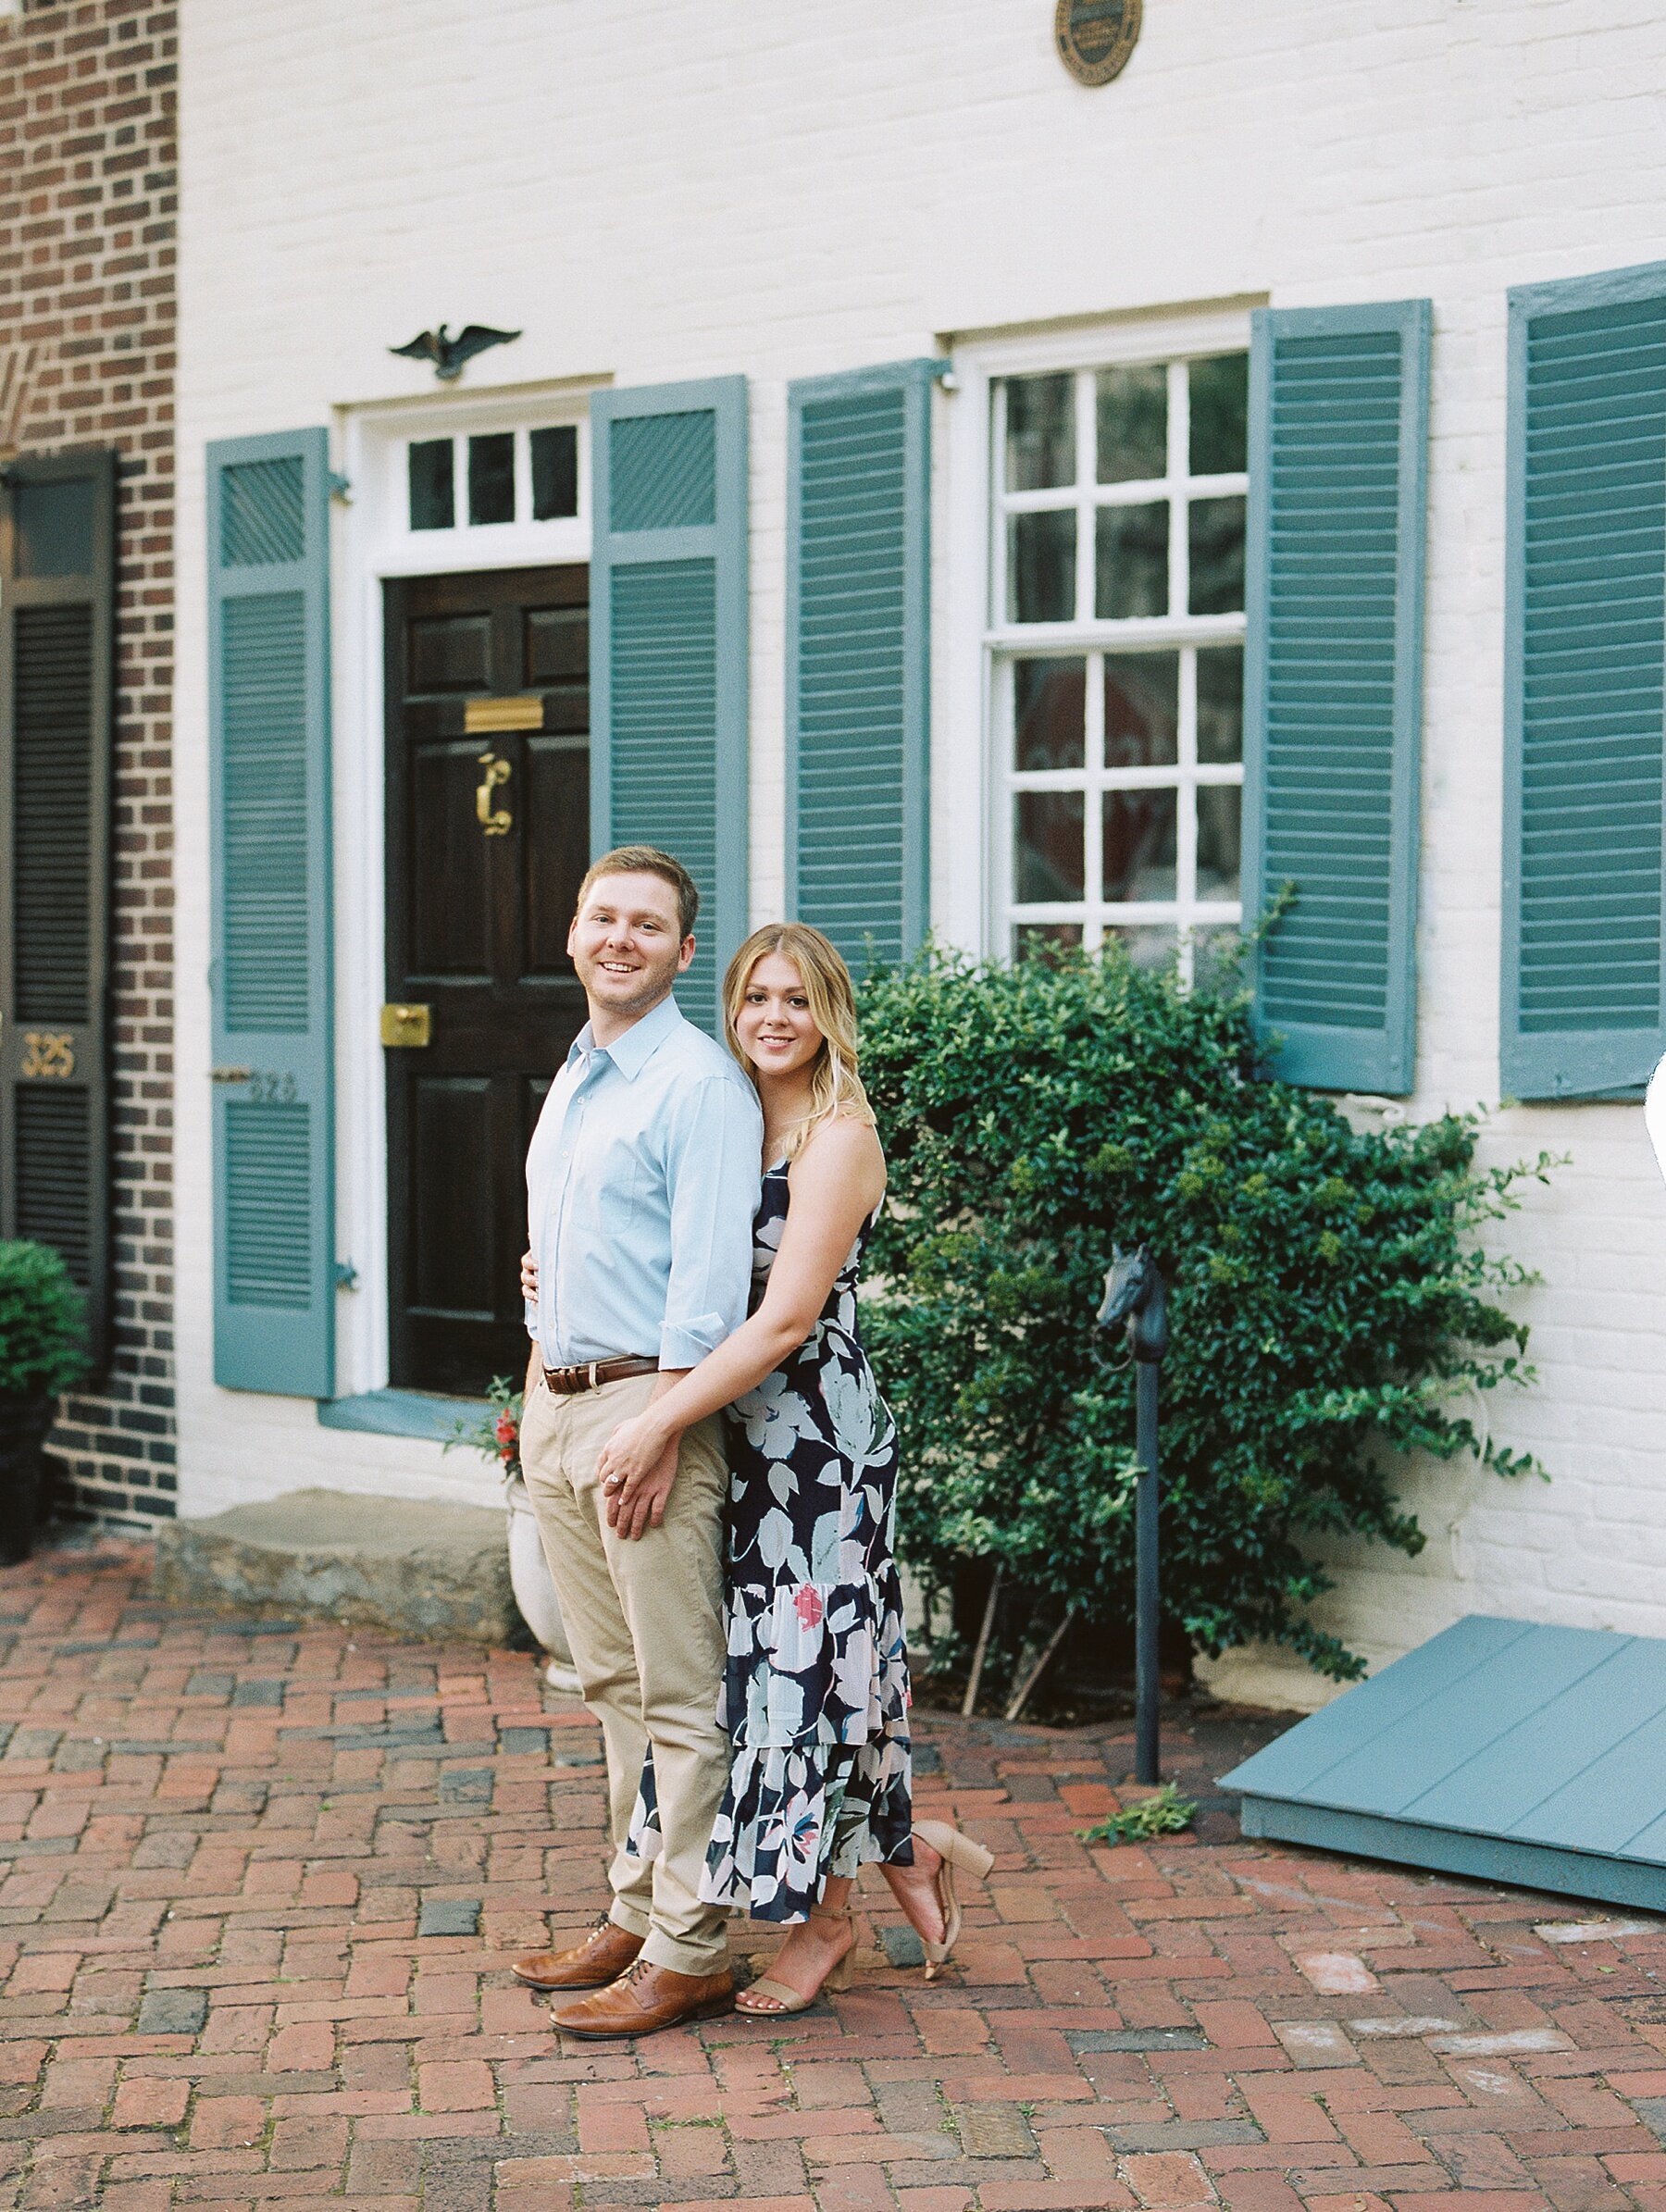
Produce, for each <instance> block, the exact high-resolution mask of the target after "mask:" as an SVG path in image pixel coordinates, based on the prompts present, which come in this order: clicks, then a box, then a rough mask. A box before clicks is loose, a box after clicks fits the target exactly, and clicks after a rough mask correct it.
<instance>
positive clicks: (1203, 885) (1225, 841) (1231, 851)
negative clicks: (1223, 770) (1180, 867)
mask: <svg viewBox="0 0 1666 2212" xmlns="http://www.w3.org/2000/svg"><path fill="white" fill-rule="evenodd" d="M1243 799H1244V795H1243V793H1242V791H1240V790H1239V789H1238V787H1237V784H1235V783H1228V784H1219V783H1216V784H1200V785H1199V786H1198V896H1199V898H1200V899H1236V898H1237V895H1238V842H1239V840H1238V824H1239V821H1240V819H1241V817H1242V814H1243Z"/></svg>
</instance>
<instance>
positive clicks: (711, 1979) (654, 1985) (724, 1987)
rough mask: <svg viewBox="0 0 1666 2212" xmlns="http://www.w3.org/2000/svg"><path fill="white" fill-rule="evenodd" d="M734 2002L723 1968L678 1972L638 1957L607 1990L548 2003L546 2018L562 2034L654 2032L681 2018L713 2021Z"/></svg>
mask: <svg viewBox="0 0 1666 2212" xmlns="http://www.w3.org/2000/svg"><path fill="white" fill-rule="evenodd" d="M734 2003H735V1977H734V1975H733V1974H732V1973H731V1972H730V1971H729V1970H728V1968H727V1967H725V1968H724V1969H723V1970H722V1972H721V1973H716V1974H679V1973H678V1972H677V1971H676V1970H675V1969H674V1968H672V1967H668V1966H654V1965H653V1963H652V1962H651V1961H650V1960H648V1959H646V1958H639V1959H638V1960H637V1962H636V1964H635V1966H633V1967H632V1968H631V1969H630V1970H629V1972H628V1973H627V1974H622V1975H621V1976H620V1977H619V1979H618V1981H616V1982H613V1983H612V1984H611V1985H610V1986H609V1987H608V1988H606V1989H597V1990H592V1991H591V1994H590V1995H589V1996H587V1997H574V1998H572V1999H570V2000H567V1999H563V2000H562V2001H561V2002H560V2003H557V2004H554V2005H552V2006H551V2007H550V2018H551V2019H553V2021H554V2023H555V2025H556V2026H557V2027H558V2028H559V2029H560V2030H561V2032H562V2033H563V2034H564V2035H653V2034H654V2033H655V2032H657V2031H658V2030H659V2029H661V2028H675V2027H676V2026H677V2025H678V2022H679V2021H681V2020H706V2019H715V2018H716V2016H717V2014H718V2013H720V2012H729V2011H732V2010H733V2008H734Z"/></svg>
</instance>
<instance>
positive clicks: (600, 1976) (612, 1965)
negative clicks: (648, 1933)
mask: <svg viewBox="0 0 1666 2212" xmlns="http://www.w3.org/2000/svg"><path fill="white" fill-rule="evenodd" d="M641 1947H642V1939H641V1937H640V1935H632V1933H631V1932H630V1931H629V1929H628V1928H621V1927H619V1926H618V1925H617V1923H616V1922H615V1921H613V1920H598V1921H597V1922H596V1924H595V1926H594V1927H593V1928H592V1929H591V1932H590V1933H589V1934H588V1935H587V1936H586V1937H585V1938H584V1940H583V1942H582V1943H577V1944H574V1945H572V1946H571V1947H570V1949H568V1950H566V1951H527V1952H524V1953H523V1954H522V1956H521V1957H519V1958H516V1959H515V1960H513V1961H512V1962H511V1964H510V1968H509V1971H510V1972H511V1973H512V1974H513V1975H515V1977H516V1980H517V1981H521V1982H528V1984H529V1985H530V1986H531V1987H532V1988H533V1989H605V1988H606V1987H607V1984H608V1983H609V1982H616V1981H617V1980H618V1978H619V1976H620V1975H621V1974H622V1973H623V1972H624V1971H625V1970H626V1968H627V1967H628V1966H629V1965H630V1964H631V1962H632V1960H633V1959H634V1958H635V1957H636V1955H637V1953H638V1952H639V1951H640V1949H641Z"/></svg>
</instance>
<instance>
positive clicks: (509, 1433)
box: [497, 1413, 515, 1444]
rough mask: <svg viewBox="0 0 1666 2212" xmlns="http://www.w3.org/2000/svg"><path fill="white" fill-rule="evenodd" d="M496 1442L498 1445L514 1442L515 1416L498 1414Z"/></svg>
mask: <svg viewBox="0 0 1666 2212" xmlns="http://www.w3.org/2000/svg"><path fill="white" fill-rule="evenodd" d="M497 1440H498V1442H499V1443H500V1444H513V1443H514V1442H515V1415H514V1414H513V1413H500V1414H499V1415H498V1417H497Z"/></svg>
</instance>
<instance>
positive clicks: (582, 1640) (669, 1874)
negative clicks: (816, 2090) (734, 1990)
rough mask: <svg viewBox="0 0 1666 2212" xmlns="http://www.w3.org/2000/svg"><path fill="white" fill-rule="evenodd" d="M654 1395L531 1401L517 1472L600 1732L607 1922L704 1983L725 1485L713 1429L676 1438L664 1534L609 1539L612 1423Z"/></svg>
mask: <svg viewBox="0 0 1666 2212" xmlns="http://www.w3.org/2000/svg"><path fill="white" fill-rule="evenodd" d="M653 1387H654V1377H653V1375H651V1374H644V1375H630V1376H628V1377H627V1378H626V1379H625V1380H624V1381H623V1382H618V1383H603V1385H602V1386H600V1388H598V1389H595V1390H583V1391H579V1392H578V1394H577V1395H576V1396H575V1397H572V1398H557V1397H555V1396H554V1394H553V1392H551V1391H549V1390H546V1389H544V1388H542V1387H540V1388H539V1389H538V1390H536V1391H534V1393H533V1394H532V1397H531V1398H530V1399H529V1400H528V1404H527V1408H526V1411H525V1413H524V1415H523V1417H522V1421H521V1467H522V1471H523V1473H525V1476H526V1482H527V1491H528V1496H529V1497H530V1498H531V1500H532V1510H533V1511H534V1512H535V1513H536V1515H537V1517H538V1528H539V1534H540V1535H541V1537H542V1538H543V1547H544V1556H545V1558H546V1559H547V1560H549V1562H550V1572H551V1574H552V1575H553V1577H554V1581H555V1595H556V1597H558V1598H559V1599H560V1600H561V1618H562V1622H563V1624H564V1625H565V1627H566V1633H567V1641H568V1643H569V1644H570V1645H571V1646H572V1651H573V1661H574V1664H575V1666H576V1667H577V1669H578V1680H579V1682H580V1684H582V1685H583V1689H584V1697H585V1702H586V1704H587V1705H589V1706H591V1708H592V1709H593V1710H594V1711H595V1713H596V1715H597V1717H598V1718H599V1720H600V1721H601V1722H602V1740H603V1748H604V1749H605V1751H606V1754H607V1796H608V1809H609V1815H610V1825H611V1828H612V1832H613V1845H614V1857H613V1864H612V1866H611V1867H610V1869H609V1870H608V1879H609V1881H610V1882H611V1883H612V1884H613V1892H614V1903H613V1912H612V1915H611V1917H612V1919H613V1920H615V1921H616V1922H617V1924H618V1925H619V1926H620V1927H621V1928H628V1929H629V1931H630V1932H631V1933H632V1934H633V1935H640V1936H641V1937H643V1938H644V1941H643V1945H642V1956H643V1957H644V1958H646V1959H648V1960H650V1961H651V1962H652V1963H653V1965H655V1966H666V1967H672V1968H674V1969H675V1970H677V1971H678V1973H682V1974H709V1973H712V1972H714V1971H715V1970H717V1969H718V1968H719V1967H720V1966H721V1965H722V1964H723V1961H724V1957H725V1954H726V1950H727V1915H726V1914H725V1913H724V1911H723V1910H722V1909H721V1908H719V1907H716V1906H713V1905H705V1904H702V1902H701V1898H700V1878H701V1874H702V1871H703V1870H704V1867H705V1855H706V1845H708V1844H709V1843H710V1842H711V1840H712V1827H713V1823H714V1822H715V1820H716V1817H717V1807H718V1803H719V1801H720V1800H721V1798H722V1796H723V1790H724V1784H725V1783H727V1779H728V1768H729V1756H730V1747H729V1741H728V1738H727V1735H726V1734H724V1732H723V1730H722V1729H721V1728H719V1727H718V1725H717V1721H716V1717H715V1716H716V1710H717V1690H718V1684H719V1681H720V1679H721V1676H722V1672H723V1660H724V1629H723V1536H722V1508H723V1495H724V1489H725V1486H726V1485H727V1480H728V1474H727V1466H726V1464H725V1460H724V1452H723V1435H722V1428H721V1424H720V1423H719V1421H718V1420H717V1418H716V1417H715V1416H714V1417H713V1418H712V1419H710V1420H707V1421H702V1422H700V1423H698V1424H697V1425H696V1426H695V1427H693V1428H692V1429H690V1431H689V1432H688V1434H687V1435H685V1436H684V1438H683V1444H682V1453H681V1457H680V1459H679V1460H678V1473H677V1480H676V1482H675V1483H674V1484H673V1485H671V1495H670V1497H669V1498H668V1499H667V1500H666V1504H665V1520H664V1521H663V1522H662V1523H661V1524H660V1526H659V1527H658V1528H651V1529H650V1530H649V1531H648V1532H647V1534H646V1535H641V1536H639V1537H637V1538H636V1539H635V1540H634V1541H633V1542H630V1541H626V1540H625V1539H623V1538H621V1537H619V1536H617V1535H615V1534H614V1532H613V1530H612V1529H610V1528H609V1527H608V1525H607V1513H606V1508H605V1504H604V1501H603V1495H602V1488H601V1485H600V1484H599V1483H598V1481H597V1479H596V1461H597V1460H598V1458H599V1457H600V1456H601V1451H602V1447H603V1444H605V1443H606V1441H607V1439H608V1437H609V1436H610V1435H612V1434H613V1432H614V1430H615V1428H617V1426H618V1425H619V1423H620V1422H622V1421H628V1420H630V1419H631V1418H632V1417H633V1416H634V1415H635V1414H638V1413H640V1412H641V1411H642V1410H643V1409H644V1408H645V1407H646V1405H647V1403H648V1401H649V1399H650V1398H651V1397H652V1396H653ZM649 1745H652V1746H653V1773H654V1781H655V1783H656V1784H657V1787H658V1794H659V1820H660V1829H661V1833H662V1835H663V1837H664V1842H663V1844H662V1846H661V1849H660V1853H659V1856H658V1857H657V1858H654V1859H653V1860H651V1861H650V1860H644V1859H640V1858H633V1857H631V1856H630V1855H628V1853H627V1852H626V1850H625V1839H626V1836H627V1834H628V1832H629V1827H630V1814H631V1808H632V1807H633V1806H634V1805H635V1803H636V1795H637V1785H638V1783H639V1782H640V1777H641V1771H642V1754H643V1751H644V1749H645V1748H646V1747H647V1746H649Z"/></svg>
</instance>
